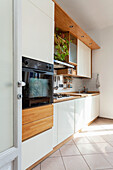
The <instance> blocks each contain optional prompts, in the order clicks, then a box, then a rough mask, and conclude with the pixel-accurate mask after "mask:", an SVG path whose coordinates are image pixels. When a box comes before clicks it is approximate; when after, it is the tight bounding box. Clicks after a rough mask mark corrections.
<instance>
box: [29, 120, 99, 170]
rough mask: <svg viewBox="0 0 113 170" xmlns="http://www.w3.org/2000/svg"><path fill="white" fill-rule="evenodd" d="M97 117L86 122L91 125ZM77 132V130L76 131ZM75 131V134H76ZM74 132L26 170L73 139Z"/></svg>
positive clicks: (30, 169)
mask: <svg viewBox="0 0 113 170" xmlns="http://www.w3.org/2000/svg"><path fill="white" fill-rule="evenodd" d="M97 118H98V117H96V118H95V119H94V120H92V121H91V122H89V123H88V126H89V125H91V124H92V123H93V122H94V121H95V120H96V119H97ZM81 131H82V129H80V130H79V131H78V132H79V133H80V132H81ZM76 133H77V132H76ZM76 133H75V134H76ZM73 137H74V134H73V135H72V136H70V137H68V138H67V139H65V140H64V141H63V142H61V143H60V144H58V145H57V146H55V147H54V148H53V150H52V151H51V152H49V153H48V154H47V155H45V156H44V157H43V158H41V159H40V160H38V161H37V162H35V163H34V164H33V165H31V166H30V167H29V168H27V169H26V170H32V169H33V168H34V167H35V166H37V165H38V164H40V163H41V162H42V161H44V160H45V159H46V158H48V157H49V156H50V155H51V154H53V153H54V152H55V151H57V150H58V149H59V148H60V147H62V146H63V145H64V144H66V143H67V142H68V141H70V140H71V139H73Z"/></svg>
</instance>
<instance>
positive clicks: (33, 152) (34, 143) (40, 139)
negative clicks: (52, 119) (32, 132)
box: [22, 129, 53, 170]
mask: <svg viewBox="0 0 113 170" xmlns="http://www.w3.org/2000/svg"><path fill="white" fill-rule="evenodd" d="M52 134H53V131H52V129H50V130H48V131H46V132H43V133H41V134H39V135H37V136H35V137H33V138H31V139H28V140H26V141H25V142H22V170H25V169H27V168H28V167H30V166H31V165H32V164H34V163H35V162H37V161H38V160H40V159H41V158H42V157H44V156H45V155H46V154H48V153H49V152H51V151H52V149H53V147H52V137H53V136H52Z"/></svg>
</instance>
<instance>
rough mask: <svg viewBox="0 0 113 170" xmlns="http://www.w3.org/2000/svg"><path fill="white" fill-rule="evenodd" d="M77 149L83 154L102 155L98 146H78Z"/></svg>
mask: <svg viewBox="0 0 113 170" xmlns="http://www.w3.org/2000/svg"><path fill="white" fill-rule="evenodd" d="M77 147H78V149H79V151H80V152H81V154H95V153H101V152H100V150H99V148H98V147H97V146H96V144H93V143H91V144H77Z"/></svg>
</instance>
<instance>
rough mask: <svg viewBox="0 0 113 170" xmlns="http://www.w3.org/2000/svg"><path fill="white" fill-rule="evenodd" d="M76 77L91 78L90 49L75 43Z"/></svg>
mask: <svg viewBox="0 0 113 170" xmlns="http://www.w3.org/2000/svg"><path fill="white" fill-rule="evenodd" d="M77 75H78V76H82V77H88V78H91V49H90V48H89V47H87V46H86V45H85V44H84V43H83V42H81V41H80V40H78V41H77Z"/></svg>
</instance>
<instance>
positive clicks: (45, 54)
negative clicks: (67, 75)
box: [22, 0, 54, 63]
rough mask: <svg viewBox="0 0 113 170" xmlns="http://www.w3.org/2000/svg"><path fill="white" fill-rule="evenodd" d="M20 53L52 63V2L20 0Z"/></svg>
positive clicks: (45, 0)
mask: <svg viewBox="0 0 113 170" xmlns="http://www.w3.org/2000/svg"><path fill="white" fill-rule="evenodd" d="M22 55H23V56H25V57H29V58H32V59H36V60H40V61H44V62H48V63H53V58H54V2H52V0H48V1H47V0H43V1H40V0H23V1H22Z"/></svg>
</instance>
